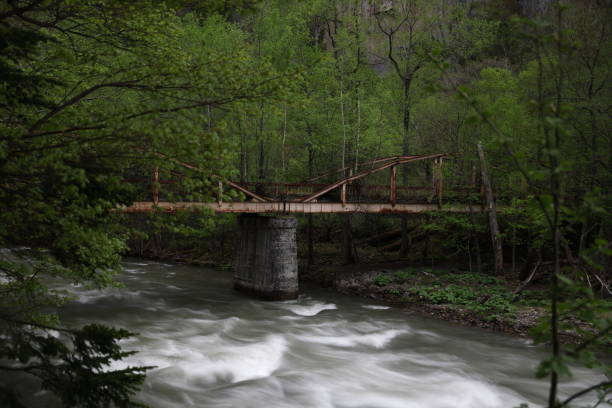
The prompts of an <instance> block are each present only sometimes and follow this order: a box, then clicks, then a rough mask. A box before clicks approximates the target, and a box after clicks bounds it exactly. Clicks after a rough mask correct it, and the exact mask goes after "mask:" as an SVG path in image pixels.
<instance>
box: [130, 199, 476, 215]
mask: <svg viewBox="0 0 612 408" xmlns="http://www.w3.org/2000/svg"><path fill="white" fill-rule="evenodd" d="M156 206H157V207H158V208H159V210H161V211H165V212H176V211H185V210H197V209H202V208H210V209H212V210H213V211H215V212H218V213H270V214H332V213H340V214H341V213H369V214H416V213H423V212H430V211H446V212H456V213H469V212H470V209H469V206H467V205H451V206H443V207H439V206H438V205H437V204H402V203H396V204H395V205H392V204H390V203H350V202H347V203H345V204H342V203H325V202H323V203H322V202H309V203H296V202H251V201H247V202H221V203H219V202H213V203H199V202H178V203H169V202H158V203H154V202H152V201H140V202H136V203H134V204H133V205H131V206H129V207H124V208H122V209H121V211H122V212H126V213H146V212H151V211H153V210H154V209H155V207H156ZM472 211H474V212H483V211H486V209H485V208H483V207H482V206H480V205H473V206H472Z"/></svg>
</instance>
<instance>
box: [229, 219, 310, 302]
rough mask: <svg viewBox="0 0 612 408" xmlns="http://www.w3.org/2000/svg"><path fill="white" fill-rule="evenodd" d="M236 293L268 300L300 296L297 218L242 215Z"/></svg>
mask: <svg viewBox="0 0 612 408" xmlns="http://www.w3.org/2000/svg"><path fill="white" fill-rule="evenodd" d="M238 226H239V231H240V243H239V244H240V245H239V247H238V259H237V261H236V267H235V271H234V289H236V290H239V291H241V292H246V293H249V294H251V295H254V296H256V297H258V298H261V299H266V300H288V299H295V298H297V296H298V267H297V264H298V262H297V244H296V238H295V236H296V228H297V220H296V219H295V218H281V217H264V216H260V215H250V214H249V215H241V216H240V217H238Z"/></svg>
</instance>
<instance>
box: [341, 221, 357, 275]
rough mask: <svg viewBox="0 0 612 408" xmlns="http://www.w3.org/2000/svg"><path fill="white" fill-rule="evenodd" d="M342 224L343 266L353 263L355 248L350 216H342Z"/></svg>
mask: <svg viewBox="0 0 612 408" xmlns="http://www.w3.org/2000/svg"><path fill="white" fill-rule="evenodd" d="M342 217H343V218H344V222H343V225H342V237H343V240H342V241H343V242H342V254H343V257H344V263H345V264H352V263H355V250H354V249H355V246H354V245H353V232H352V229H351V214H344V215H342Z"/></svg>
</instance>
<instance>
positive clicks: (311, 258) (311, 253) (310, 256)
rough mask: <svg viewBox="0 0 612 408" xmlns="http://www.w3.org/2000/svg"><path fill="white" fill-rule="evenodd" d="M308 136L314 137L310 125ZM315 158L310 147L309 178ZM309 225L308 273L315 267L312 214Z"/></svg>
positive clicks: (311, 174) (310, 145) (308, 217)
mask: <svg viewBox="0 0 612 408" xmlns="http://www.w3.org/2000/svg"><path fill="white" fill-rule="evenodd" d="M308 136H309V137H312V129H311V128H310V125H308ZM314 156H315V152H314V149H313V148H312V144H309V145H308V177H309V178H310V177H312V176H313V175H314ZM307 220H308V224H307V231H308V232H307V235H308V254H307V258H306V269H307V270H308V271H310V270H312V267H313V265H314V240H313V233H312V229H313V228H312V227H313V225H312V214H308V216H307Z"/></svg>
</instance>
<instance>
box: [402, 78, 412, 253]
mask: <svg viewBox="0 0 612 408" xmlns="http://www.w3.org/2000/svg"><path fill="white" fill-rule="evenodd" d="M402 84H403V87H404V101H403V106H402V109H403V110H404V112H403V121H402V125H403V131H404V133H403V137H402V155H403V156H407V155H408V154H409V151H410V138H409V130H410V86H411V84H412V77H411V76H406V77H404V78H403V79H402ZM402 184H403V185H404V187H406V186H407V185H408V167H407V166H405V165H404V166H402ZM400 228H401V229H402V243H401V245H400V250H399V257H400V258H406V257H407V256H408V247H409V243H408V232H407V229H408V218H407V216H406V215H402V216H401V224H400Z"/></svg>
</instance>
